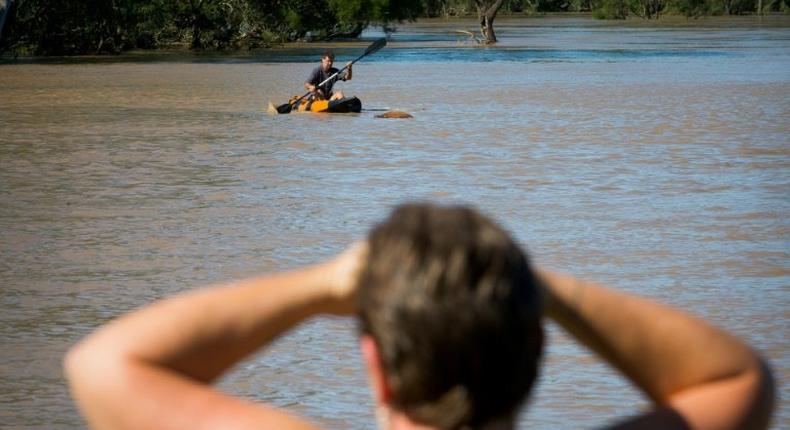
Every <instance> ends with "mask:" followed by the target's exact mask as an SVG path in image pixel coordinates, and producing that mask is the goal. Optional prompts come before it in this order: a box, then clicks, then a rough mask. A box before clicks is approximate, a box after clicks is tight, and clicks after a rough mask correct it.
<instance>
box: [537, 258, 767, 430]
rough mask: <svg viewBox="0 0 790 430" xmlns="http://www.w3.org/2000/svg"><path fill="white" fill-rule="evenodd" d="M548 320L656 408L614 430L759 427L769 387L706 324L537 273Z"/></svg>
mask: <svg viewBox="0 0 790 430" xmlns="http://www.w3.org/2000/svg"><path fill="white" fill-rule="evenodd" d="M540 276H541V279H542V281H543V284H544V286H545V287H544V293H545V294H544V297H545V301H544V303H545V306H546V308H545V311H546V315H547V316H548V317H550V318H551V319H553V320H554V321H556V322H557V323H559V324H560V325H561V326H562V327H563V328H564V329H565V330H567V331H568V332H570V333H571V334H572V335H573V336H574V337H576V338H577V339H578V340H580V341H581V342H582V343H584V344H586V345H587V346H588V347H590V348H591V349H593V350H594V351H596V352H597V353H598V354H600V355H601V356H603V357H604V358H605V359H606V360H607V361H608V362H609V363H611V364H612V365H614V366H615V367H617V368H618V369H619V370H620V371H621V372H623V373H624V374H625V375H626V376H627V377H628V378H629V379H630V380H631V381H632V382H633V383H634V384H636V385H637V386H638V387H639V388H641V389H642V390H643V391H644V392H645V393H646V394H647V395H648V396H649V397H650V398H651V399H652V400H653V401H654V402H655V403H656V404H657V405H658V406H659V409H658V410H656V411H654V412H652V413H649V414H646V415H645V416H642V417H638V418H636V419H634V420H631V421H629V422H626V423H622V424H621V425H620V426H618V427H617V428H639V429H644V428H683V425H684V424H685V425H688V426H689V427H688V428H691V429H714V428H715V429H721V428H728V429H736V428H738V429H761V428H766V427H767V426H768V419H769V417H770V412H771V409H772V407H773V396H774V386H773V380H772V376H771V374H770V371H769V370H768V367H767V365H766V364H765V363H764V362H763V361H762V360H761V359H760V357H758V355H757V354H756V353H755V352H754V351H753V350H752V349H751V348H749V346H747V345H746V344H744V343H743V342H742V341H740V340H739V339H736V338H735V337H733V336H731V335H729V334H727V333H725V332H724V331H722V330H720V329H718V328H716V327H713V326H711V325H709V324H707V323H706V322H704V321H702V320H699V319H697V318H694V317H692V316H690V315H688V314H685V313H683V312H681V311H679V310H676V309H673V308H670V307H666V306H663V305H660V304H657V303H654V302H651V301H648V300H645V299H642V298H639V297H636V296H633V295H630V294H626V293H622V292H618V291H614V290H610V289H608V288H604V287H601V286H599V285H596V284H593V283H589V282H585V281H582V280H579V279H575V278H573V277H570V276H566V275H561V274H557V273H552V272H548V271H542V272H540Z"/></svg>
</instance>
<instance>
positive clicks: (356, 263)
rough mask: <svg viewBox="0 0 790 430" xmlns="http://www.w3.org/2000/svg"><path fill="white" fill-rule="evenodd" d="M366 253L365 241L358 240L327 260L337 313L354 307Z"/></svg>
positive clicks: (342, 312) (349, 310)
mask: <svg viewBox="0 0 790 430" xmlns="http://www.w3.org/2000/svg"><path fill="white" fill-rule="evenodd" d="M367 255H368V243H367V241H359V242H355V243H354V244H352V245H351V246H350V247H348V249H346V250H345V251H344V252H343V253H341V254H340V255H338V256H337V257H335V259H334V260H332V261H330V262H329V266H330V271H329V288H330V292H331V294H332V296H333V297H334V298H335V299H336V300H337V302H338V309H337V313H339V314H350V313H353V312H354V310H355V308H356V296H357V284H358V280H359V275H360V273H361V272H362V268H363V267H364V265H365V261H366V260H367Z"/></svg>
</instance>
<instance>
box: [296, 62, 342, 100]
mask: <svg viewBox="0 0 790 430" xmlns="http://www.w3.org/2000/svg"><path fill="white" fill-rule="evenodd" d="M338 71H339V70H338V69H336V68H334V67H330V68H329V71H327V72H326V73H324V69H322V68H321V66H318V67H316V68H315V69H313V71H312V72H311V73H310V76H309V77H308V78H307V81H305V82H307V83H308V84H310V85H318V84H320V83H321V82H324V81H325V80H326V78H328V77H330V76H332V75H334V74H335V73H337V72H338ZM338 79H339V80H341V81H345V80H346V75H345V73H344V74H342V75H337V76H336V77H335V78H334V79H332V80H331V81H329V82H327V83H325V84H324V86H322V87H321V90H323V92H324V94H325V95H326V96H327V97H329V96H330V95H331V94H332V87H333V86H334V85H335V82H337V81H338Z"/></svg>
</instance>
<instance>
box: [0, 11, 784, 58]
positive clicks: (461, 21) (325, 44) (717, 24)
mask: <svg viewBox="0 0 790 430" xmlns="http://www.w3.org/2000/svg"><path fill="white" fill-rule="evenodd" d="M547 20H551V21H553V23H552V25H560V26H568V27H569V28H570V27H577V26H579V24H580V23H584V24H585V26H587V25H589V26H594V27H625V28H632V27H637V28H638V27H646V28H656V27H669V28H694V27H696V28H700V29H708V28H709V29H719V28H723V29H732V28H754V27H755V26H758V27H764V28H790V14H783V13H771V14H765V15H762V16H759V15H727V16H701V17H698V18H687V17H684V16H681V15H661V17H660V18H658V19H642V18H639V17H629V18H627V19H624V20H600V19H595V18H593V17H592V14H591V13H588V12H550V13H541V14H531V15H527V14H523V15H514V14H505V15H501V16H498V17H497V19H496V21H495V27H496V29H497V35H498V36H499V38H500V40H501V41H504V40H506V39H507V37H508V36H507V26H508V25H513V23H514V21H521V23H522V24H524V25H525V26H530V27H532V26H534V27H541V26H543V25H545V24H546V21H547ZM451 23H458V30H464V31H472V32H474V31H477V28H476V25H477V19H476V17H474V16H463V17H449V18H421V19H419V20H417V21H414V22H403V23H400V24H399V25H398V26H397V27H396V30H395V32H394V33H393V35H394V36H395V37H396V38H397V36H398V34H399V32H400V31H402V30H411V31H412V32H419V28H421V27H426V28H430V27H432V26H434V25H439V24H442V25H447V24H451ZM377 29H378V28H377V27H372V28H371V29H368V30H366V31H365V32H363V34H362V36H361V37H360V38H358V39H335V40H316V41H296V42H280V43H273V44H271V45H270V46H265V47H254V48H250V47H248V46H240V47H235V48H225V49H215V48H208V49H202V50H192V49H190V48H189V44H188V43H185V42H178V43H172V44H169V45H167V46H164V47H159V48H152V49H134V50H129V51H123V52H120V53H117V54H75V55H52V56H42V55H21V54H19V55H14V54H12V53H8V52H6V53H3V54H2V55H0V65H4V64H15V63H42V64H49V63H52V64H60V63H66V64H67V63H72V62H83V61H86V62H92V61H95V62H100V63H102V62H107V63H113V62H116V61H117V62H123V61H139V62H146V61H160V60H167V59H168V58H172V59H173V60H176V61H178V60H181V59H191V60H199V59H200V58H201V57H205V58H207V59H209V58H211V59H217V58H222V57H227V58H228V59H232V58H244V57H249V56H254V55H255V53H256V52H257V53H266V52H272V51H276V50H291V51H293V50H306V51H318V50H323V49H325V48H334V49H341V48H346V47H348V48H352V49H353V48H356V47H358V46H364V45H366V44H367V43H369V41H370V40H371V37H369V36H366V32H367V33H371V32H372V33H376V31H377ZM382 34H383V32H382V31H381V30H380V29H378V33H376V37H378V36H380V35H382ZM394 43H397V41H396V42H394Z"/></svg>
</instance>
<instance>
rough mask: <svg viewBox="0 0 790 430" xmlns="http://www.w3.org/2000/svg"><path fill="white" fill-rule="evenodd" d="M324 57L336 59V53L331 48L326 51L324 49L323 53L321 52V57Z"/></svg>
mask: <svg viewBox="0 0 790 430" xmlns="http://www.w3.org/2000/svg"><path fill="white" fill-rule="evenodd" d="M324 58H329V59H332V60H334V59H335V53H334V52H333V51H332V50H331V49H327V50H326V51H324V53H323V54H321V59H324Z"/></svg>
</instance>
